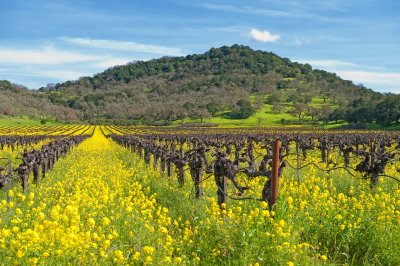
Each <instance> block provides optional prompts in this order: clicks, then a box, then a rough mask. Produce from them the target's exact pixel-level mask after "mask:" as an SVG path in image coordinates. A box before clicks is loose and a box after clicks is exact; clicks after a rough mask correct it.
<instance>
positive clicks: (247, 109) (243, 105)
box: [232, 99, 255, 119]
mask: <svg viewBox="0 0 400 266" xmlns="http://www.w3.org/2000/svg"><path fill="white" fill-rule="evenodd" d="M254 113H255V110H254V107H253V106H252V105H251V102H250V101H249V100H243V99H242V100H239V101H238V102H237V103H236V106H234V108H233V111H232V116H233V117H235V118H240V119H245V118H249V117H250V116H252V115H253V114H254Z"/></svg>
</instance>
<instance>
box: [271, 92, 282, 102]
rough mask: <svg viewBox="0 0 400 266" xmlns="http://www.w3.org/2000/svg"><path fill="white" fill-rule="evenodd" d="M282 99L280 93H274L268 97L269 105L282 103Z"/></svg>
mask: <svg viewBox="0 0 400 266" xmlns="http://www.w3.org/2000/svg"><path fill="white" fill-rule="evenodd" d="M281 102H282V97H281V94H280V93H272V94H271V95H269V96H268V97H267V103H268V104H274V103H281Z"/></svg>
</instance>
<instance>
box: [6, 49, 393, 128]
mask: <svg viewBox="0 0 400 266" xmlns="http://www.w3.org/2000/svg"><path fill="white" fill-rule="evenodd" d="M10 88H11V89H10ZM0 93H1V94H2V95H1V96H2V99H3V101H2V102H0V115H1V114H3V115H30V116H35V117H36V118H40V117H41V116H48V117H51V118H53V119H56V120H57V121H64V122H78V121H83V122H86V123H112V124H157V125H171V124H180V123H185V122H190V123H192V122H199V121H200V122H208V123H216V124H220V125H225V126H226V125H258V124H263V125H276V124H300V125H304V124H319V125H321V124H327V123H332V121H334V122H340V121H346V122H348V123H351V124H356V125H360V124H371V123H372V124H378V125H388V126H393V124H398V123H399V120H400V107H399V106H400V104H399V103H400V98H399V96H398V95H383V94H381V93H378V92H374V91H372V90H370V89H367V88H365V87H363V86H361V85H355V84H353V82H351V81H346V80H343V79H341V78H339V77H338V76H337V75H336V74H334V73H329V72H326V71H322V70H315V69H312V68H311V66H310V65H308V64H299V63H296V62H292V61H290V60H289V59H287V58H282V57H279V56H278V55H276V54H273V53H270V52H265V51H255V50H252V49H251V48H249V47H246V46H239V45H233V46H232V47H227V46H224V47H221V48H212V49H210V50H209V51H207V52H206V53H204V54H194V55H188V56H185V57H163V58H160V59H154V60H150V61H138V62H134V63H130V64H127V65H123V66H117V67H113V68H110V69H107V70H106V71H104V72H102V73H99V74H96V75H94V76H93V77H83V78H80V79H79V80H76V81H67V82H65V83H60V84H55V85H54V86H47V87H43V88H40V89H39V90H38V91H29V90H26V89H24V88H21V87H17V86H15V85H12V84H10V83H9V82H6V81H3V82H2V83H0ZM27 102H29V104H26V103H27ZM315 121H319V123H316V122H315Z"/></svg>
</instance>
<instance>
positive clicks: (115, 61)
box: [93, 58, 132, 68]
mask: <svg viewBox="0 0 400 266" xmlns="http://www.w3.org/2000/svg"><path fill="white" fill-rule="evenodd" d="M131 61H132V60H128V59H124V58H110V59H106V60H102V61H99V62H97V63H95V64H93V66H95V67H98V68H109V67H113V66H120V65H125V64H127V63H129V62H131Z"/></svg>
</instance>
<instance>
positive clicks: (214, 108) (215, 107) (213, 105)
mask: <svg viewBox="0 0 400 266" xmlns="http://www.w3.org/2000/svg"><path fill="white" fill-rule="evenodd" d="M206 108H207V110H208V112H209V113H210V114H211V115H212V116H214V115H216V113H217V112H219V111H222V109H223V108H222V107H221V106H219V105H218V104H217V103H215V102H210V103H208V104H207V106H206Z"/></svg>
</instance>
